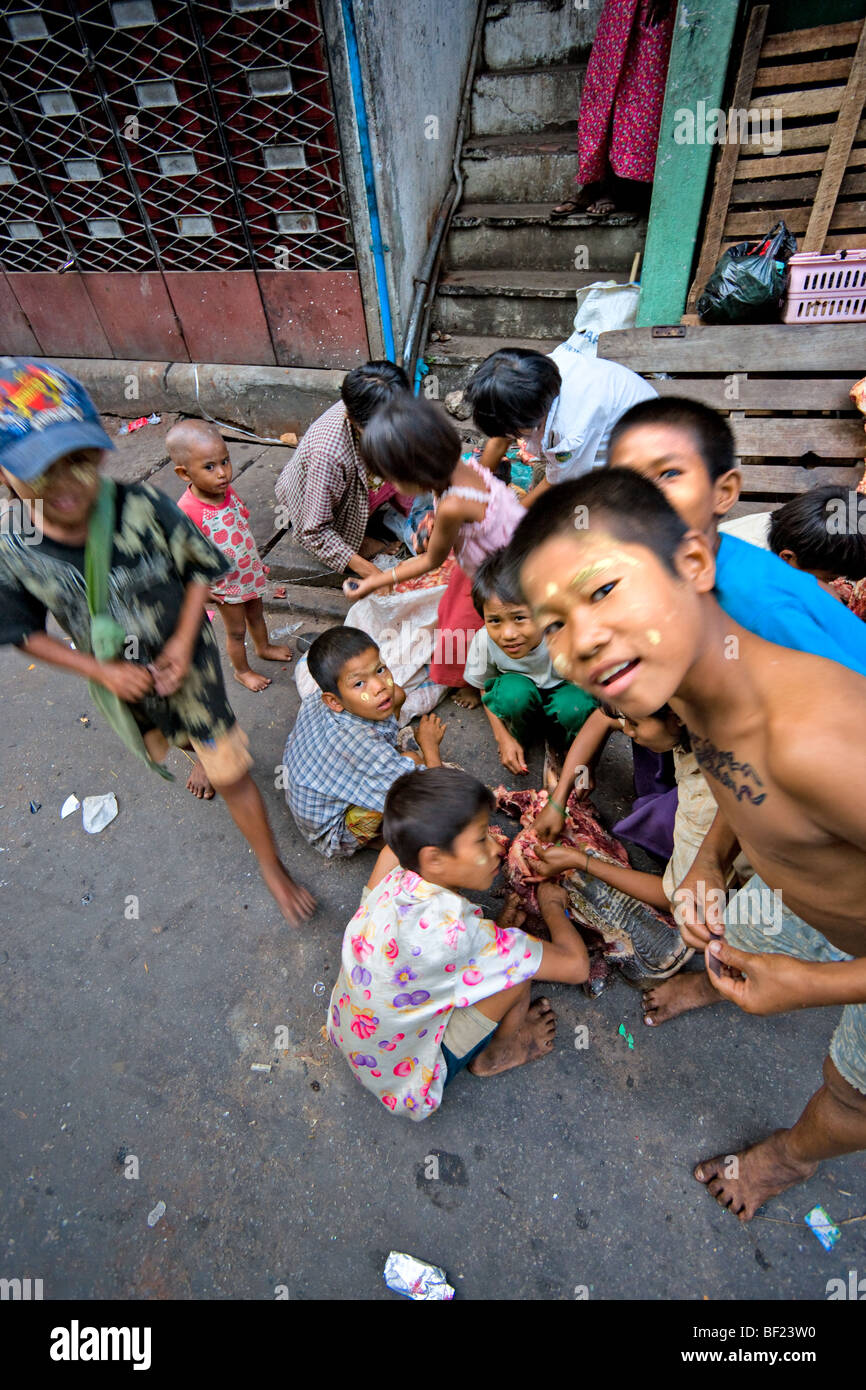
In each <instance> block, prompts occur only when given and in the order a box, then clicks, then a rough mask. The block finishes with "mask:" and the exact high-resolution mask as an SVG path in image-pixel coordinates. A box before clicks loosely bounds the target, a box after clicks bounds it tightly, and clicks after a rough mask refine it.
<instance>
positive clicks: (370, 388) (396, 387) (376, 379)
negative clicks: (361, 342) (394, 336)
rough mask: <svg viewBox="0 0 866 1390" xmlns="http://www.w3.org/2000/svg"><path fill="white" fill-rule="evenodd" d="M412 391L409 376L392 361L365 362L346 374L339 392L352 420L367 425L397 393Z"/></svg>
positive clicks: (363, 425)
mask: <svg viewBox="0 0 866 1390" xmlns="http://www.w3.org/2000/svg"><path fill="white" fill-rule="evenodd" d="M401 391H405V392H408V391H409V378H408V377H407V375H406V373H405V372H404V371H403V368H402V367H397V366H395V364H394V363H393V362H365V363H364V365H363V367H353V368H352V370H351V371H350V372H347V374H346V375H345V376H344V377H343V384H342V386H341V387H340V395H341V396H342V398H343V405H344V406H345V407H346V413H347V414H348V416H349V418H350V419H351V420H354V422H355V424H356V425H358V426H359V427H360V428H361V429H365V428H366V426H367V425H368V424H369V422H370V419H371V417H372V416H373V415H374V414H375V412H376V411H377V410H378V409H379V406H380V405H384V404H385V402H386V401H390V400H391V399H392V398H393V397H394V396H395V395H398V394H399V393H400V392H401Z"/></svg>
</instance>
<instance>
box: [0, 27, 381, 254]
mask: <svg viewBox="0 0 866 1390" xmlns="http://www.w3.org/2000/svg"><path fill="white" fill-rule="evenodd" d="M24 14H26V15H27V16H28V19H29V22H28V23H25V24H24V25H23V26H22V24H21V23H20V22H19V23H17V24H13V25H10V22H9V21H10V18H11V17H13V16H14V18H15V19H16V20H20V17H21V16H22V15H24ZM0 15H2V18H0V74H2V76H0V84H2V95H3V97H4V98H5V105H4V107H3V109H2V110H0V181H2V185H3V186H2V196H0V209H2V211H0V259H2V263H3V265H4V267H5V268H6V269H7V270H30V271H57V270H60V269H61V268H62V267H63V266H64V265H65V264H67V263H70V261H71V263H72V264H74V266H75V268H76V269H78V270H82V271H112V270H113V271H116V270H132V271H144V270H154V269H162V270H180V271H182V270H243V269H249V268H256V269H262V270H273V269H304V270H337V269H352V268H354V265H355V258H354V252H353V249H352V243H351V232H350V225H349V220H348V217H347V215H346V204H345V195H344V188H343V181H342V177H341V167H340V157H339V149H338V144H337V133H336V125H335V121H334V115H333V110H332V105H331V96H330V87H329V78H328V68H327V58H326V54H325V48H324V41H323V37H322V30H321V23H320V20H319V16H318V10H317V5H316V3H315V0H291V4H290V7H289V8H287V9H280V8H277V6H276V5H275V4H274V3H273V0H269V3H267V4H265V3H264V0H259V3H258V4H257V3H256V0H220V3H193V2H192V0H115V2H114V3H106V0H78V3H72V0H42V3H39V4H35V3H32V0H31V3H28V0H0ZM39 20H41V21H42V24H41V25H40V23H39V22H38V21H39ZM16 30H17V32H19V33H21V32H23V33H24V34H26V35H31V34H32V37H26V38H20V37H19V38H18V39H17V40H16V39H15V37H14V33H15V32H16ZM5 166H8V171H6V170H5ZM10 180H14V182H11V181H10Z"/></svg>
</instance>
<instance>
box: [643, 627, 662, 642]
mask: <svg viewBox="0 0 866 1390" xmlns="http://www.w3.org/2000/svg"><path fill="white" fill-rule="evenodd" d="M646 635H647V640H648V642H649V644H650V646H652V647H657V646H658V644H659V642H660V641H661V640H662V635H661V633H660V632H659V630H658V628H657V627H648V628H647V630H646Z"/></svg>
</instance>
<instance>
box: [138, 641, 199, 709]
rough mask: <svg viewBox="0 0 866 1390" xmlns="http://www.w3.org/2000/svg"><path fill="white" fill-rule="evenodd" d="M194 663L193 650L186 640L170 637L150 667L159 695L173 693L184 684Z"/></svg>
mask: <svg viewBox="0 0 866 1390" xmlns="http://www.w3.org/2000/svg"><path fill="white" fill-rule="evenodd" d="M191 665H192V652H191V651H190V649H189V647H188V645H187V644H186V642H182V641H180V640H179V639H178V638H176V637H169V639H168V641H167V642H166V644H165V646H164V647H163V649H162V651H161V652H160V653H159V656H157V657H156V658H155V660H154V662H153V664H152V665H151V666H150V667H149V668H148V669H149V670H150V672H151V674H152V675H153V684H154V686H155V688H156V693H157V695H163V696H164V695H173V694H174V693H175V691H176V690H179V689H180V687H181V686H182V685H183V682H184V681H185V679H186V677H187V675H188V673H189V668H190V666H191Z"/></svg>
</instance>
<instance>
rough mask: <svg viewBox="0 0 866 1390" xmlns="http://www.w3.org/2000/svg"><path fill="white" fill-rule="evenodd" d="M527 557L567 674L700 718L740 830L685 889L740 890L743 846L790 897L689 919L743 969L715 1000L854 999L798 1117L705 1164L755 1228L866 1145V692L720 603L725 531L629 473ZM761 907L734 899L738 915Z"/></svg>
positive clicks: (625, 702)
mask: <svg viewBox="0 0 866 1390" xmlns="http://www.w3.org/2000/svg"><path fill="white" fill-rule="evenodd" d="M509 558H510V560H511V562H512V563H513V564H514V566H515V568H516V570H517V571H518V572H519V574H520V579H521V584H522V588H523V591H524V593H525V595H526V597H527V599H528V600H529V602H530V604H531V606H532V608H533V612H534V615H535V617H536V620H537V621H538V622H539V623H540V624H541V626H542V628H543V630H544V632H545V636H546V637H547V641H548V646H549V648H550V651H551V655H552V657H553V660H554V668H555V669H556V670H557V671H558V672H559V673H560V674H561V675H563V676H564V677H566V678H567V679H569V680H573V681H574V682H575V683H576V684H578V685H581V686H582V687H583V689H584V690H586V691H588V692H589V694H591V695H593V696H595V698H596V699H598V700H599V701H601V700H606V701H611V702H614V703H615V704H616V705H617V707H618V708H619V709H620V710H622V712H623V713H624V714H626V715H627V716H628V717H631V718H641V717H644V716H646V715H648V714H650V713H651V712H652V711H653V710H656V709H659V708H660V707H661V706H662V705H664V704H665V703H670V705H671V707H672V708H673V709H674V710H675V711H676V713H677V714H678V715H679V717H680V718H681V719H682V720H683V722H684V723H685V724H686V726H687V727H688V729H689V731H690V733H691V736H692V746H693V748H694V750H695V752H696V754H697V756H698V760H699V762H700V764H701V767H702V768H703V771H704V773H705V775H706V777H707V780H708V782H709V784H710V787H711V788H712V791H713V794H714V796H715V797H716V799H717V800H718V803H719V806H720V809H721V811H722V814H723V816H724V818H725V821H726V822H727V824H728V825H729V826H730V829H731V832H732V834H730V835H729V836H728V844H727V846H724V845H721V844H720V843H719V842H718V840H717V842H716V843H715V844H712V845H710V847H709V848H708V847H707V845H708V842H707V841H705V842H704V846H703V848H702V850H701V851H700V852H699V854H698V857H697V859H696V861H695V865H694V866H693V869H692V872H691V874H690V875H689V877H688V879H687V880H686V881H685V885H681V890H682V888H683V887H684V886H687V885H688V884H689V883H691V884H692V885H694V886H696V885H697V883H698V881H700V880H703V883H704V886H705V890H706V891H707V892H708V890H709V889H710V888H716V889H717V890H719V891H722V892H723V891H724V869H725V864H726V859H727V857H728V855H729V853H730V851H731V848H732V843H733V837H734V836H736V838H737V839H738V840H739V842H740V844H741V845H742V847H743V849H744V850H745V851H746V853H747V855H748V857H749V861H750V863H751V864H752V865H753V866H754V869H755V871H756V874H757V875H758V884H757V886H759V887H762V886H766V887H767V888H769V889H771V890H773V891H774V893H775V894H776V900H778V895H781V902H782V904H783V911H782V914H781V917H782V920H781V923H779V921H778V920H777V914H776V913H774V921H773V923H772V925H770V924H766V925H763V927H762V923H761V922H760V921H758V922H757V923H752V922H750V923H748V924H747V925H746V926H742V925H738V926H737V927H736V928H734V927H733V926H732V925H729V926H727V927H726V928H725V938H724V940H721V939H718V937H716V938H715V939H714V936H713V934H712V933H711V932H710V930H709V928H708V926H707V925H706V924H705V923H704V922H702V921H700V920H699V918H700V917H701V916H702V914H701V913H700V912H698V911H696V910H692V911H689V912H684V913H682V914H681V916H682V919H683V920H682V922H681V925H680V930H681V932H682V935H683V937H684V939H685V940H686V941H687V942H689V943H690V944H692V945H694V946H695V947H698V948H700V949H702V950H704V953H705V959H706V963H707V967H708V971H710V970H711V968H712V969H718V966H719V962H721V964H722V966H723V967H726V969H724V970H723V971H722V972H721V973H718V974H716V973H712V974H709V973H708V975H707V976H706V978H704V979H703V984H702V988H703V989H704V991H705V994H706V1000H705V1001H704V1002H709V998H710V997H712V998H715V997H718V998H720V999H721V998H724V999H729V1000H731V1001H732V1002H734V1003H736V1004H739V1006H740V1007H741V1008H742V1009H744V1010H745V1011H746V1012H748V1013H756V1014H769V1013H781V1012H785V1011H787V1010H789V1009H797V1008H813V1007H817V1006H821V1005H836V1006H839V1005H844V1006H846V1007H845V1009H844V1012H843V1014H842V1019H841V1022H840V1024H839V1027H838V1028H837V1029H836V1032H835V1033H834V1035H833V1039H832V1042H831V1046H830V1054H829V1056H828V1057H827V1059H826V1061H825V1063H824V1084H823V1085H822V1086H821V1087H820V1089H819V1090H818V1091H816V1093H815V1095H814V1096H812V1098H811V1099H810V1100H809V1102H808V1104H807V1105H806V1108H805V1110H804V1111H803V1114H802V1115H801V1116H800V1118H799V1120H798V1121H797V1122H796V1124H794V1125H793V1126H792V1127H791V1128H790V1129H786V1130H777V1131H776V1132H775V1133H774V1134H772V1135H770V1136H769V1137H768V1138H766V1139H764V1140H762V1141H761V1142H760V1143H757V1144H755V1145H753V1146H751V1147H750V1148H748V1149H746V1150H744V1151H743V1152H741V1153H740V1154H739V1155H738V1158H739V1165H738V1171H739V1176H738V1178H736V1179H733V1178H728V1177H726V1176H725V1163H726V1159H725V1155H724V1154H722V1155H718V1156H716V1157H714V1158H710V1159H707V1160H705V1161H704V1162H703V1163H701V1164H699V1165H698V1167H697V1168H696V1169H695V1177H696V1178H697V1179H698V1181H700V1182H702V1183H705V1184H706V1185H707V1187H708V1190H709V1191H710V1193H711V1194H712V1196H714V1197H715V1198H716V1200H717V1201H718V1202H719V1203H720V1204H721V1205H722V1206H725V1207H728V1208H730V1209H731V1210H732V1211H733V1212H734V1213H735V1214H736V1215H738V1216H739V1217H740V1219H741V1220H744V1221H746V1220H749V1219H751V1217H752V1216H754V1214H755V1212H756V1211H757V1210H758V1208H759V1207H760V1206H761V1205H762V1204H763V1203H764V1202H765V1201H767V1199H768V1198H770V1197H772V1196H774V1195H776V1194H777V1193H779V1192H782V1191H784V1189H785V1188H787V1187H790V1186H791V1185H792V1184H794V1183H796V1182H800V1181H802V1180H804V1179H806V1178H808V1177H809V1176H811V1174H812V1173H814V1171H815V1169H816V1167H817V1164H818V1162H819V1161H820V1160H821V1159H823V1158H830V1157H833V1156H835V1155H837V1154H843V1153H851V1152H854V1151H856V1150H859V1149H864V1148H866V927H864V923H863V902H864V897H866V808H864V805H863V800H862V791H861V789H862V786H863V782H864V778H866V745H864V742H863V738H862V728H863V720H864V717H866V682H864V680H863V678H862V677H861V676H859V675H856V674H855V673H854V672H852V671H849V670H848V669H846V668H844V667H841V666H840V665H838V664H836V663H835V662H830V661H828V660H825V659H824V658H821V657H817V656H814V655H812V654H810V653H804V652H798V651H792V650H788V649H787V648H783V647H778V646H774V645H772V644H770V643H769V642H766V641H764V640H763V639H762V638H760V637H757V636H755V635H754V634H753V633H750V632H748V631H746V629H745V628H743V627H741V626H739V625H738V624H737V623H735V622H733V621H732V619H731V618H730V617H729V616H728V615H726V614H725V613H724V612H723V611H722V609H721V608H720V607H719V605H718V603H717V601H716V598H715V597H714V594H713V585H714V580H715V562H714V556H713V552H712V549H711V547H710V545H709V544H708V542H707V539H706V537H705V536H704V535H702V534H701V533H700V532H698V531H696V530H688V529H687V527H686V525H685V523H684V522H683V521H682V520H681V519H680V518H679V517H678V516H677V514H676V513H675V512H674V510H673V509H672V508H671V507H670V506H669V504H668V502H667V501H666V500H665V498H664V496H663V495H662V493H661V491H660V490H659V489H658V488H656V487H655V486H654V485H653V484H652V483H649V482H648V481H647V480H646V479H644V478H641V477H639V476H638V475H636V474H632V473H630V472H627V471H626V470H624V469H611V470H606V471H604V472H602V473H600V474H596V475H592V476H590V477H589V478H585V479H581V480H579V481H577V482H574V483H568V484H564V485H563V486H561V487H559V488H556V489H555V490H554V491H553V492H551V494H550V495H549V496H546V497H543V498H542V499H541V500H540V501H539V502H538V503H537V504H536V505H535V506H534V507H533V508H532V510H531V511H530V513H529V514H528V516H527V518H526V520H525V521H524V522H523V523H522V524H521V526H520V527H519V529H518V531H517V533H516V534H515V536H514V538H513V540H512V542H511V545H510V546H509ZM751 886H752V888H754V887H755V884H754V882H753V884H752V885H751ZM746 891H747V890H743V892H746ZM696 896H697V895H696ZM756 896H757V897H760V896H761V895H760V894H757V895H754V894H753V898H754V897H756ZM743 915H744V914H742V913H740V912H737V913H734V912H733V911H732V910H731V907H730V906H729V909H728V917H729V919H730V921H731V922H732V923H733V922H734V921H736V922H738V923H739V922H741V921H742V918H743ZM745 915H746V916H749V915H750V914H745Z"/></svg>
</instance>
